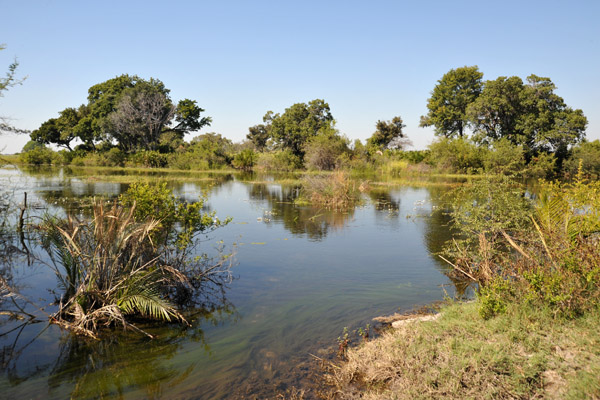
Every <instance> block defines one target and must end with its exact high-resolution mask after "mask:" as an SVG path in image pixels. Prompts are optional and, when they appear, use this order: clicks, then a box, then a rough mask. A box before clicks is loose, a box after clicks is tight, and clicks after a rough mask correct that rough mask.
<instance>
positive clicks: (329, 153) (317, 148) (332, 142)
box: [304, 132, 350, 171]
mask: <svg viewBox="0 0 600 400" xmlns="http://www.w3.org/2000/svg"><path fill="white" fill-rule="evenodd" d="M349 152H350V149H349V147H348V140H347V139H345V138H344V137H342V136H340V135H338V134H335V133H334V132H330V133H321V134H319V135H317V136H314V137H312V138H311V139H310V140H309V141H308V143H307V144H306V146H305V148H304V165H305V166H306V168H308V169H311V170H318V171H331V170H334V169H336V168H339V167H340V166H341V164H342V162H343V156H344V155H346V154H348V153H349Z"/></svg>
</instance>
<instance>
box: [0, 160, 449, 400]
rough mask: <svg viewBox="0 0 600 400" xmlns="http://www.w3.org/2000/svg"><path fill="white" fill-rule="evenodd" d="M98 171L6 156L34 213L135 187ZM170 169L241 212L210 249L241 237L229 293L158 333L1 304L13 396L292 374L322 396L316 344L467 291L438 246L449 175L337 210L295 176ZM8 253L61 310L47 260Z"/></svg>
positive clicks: (221, 209)
mask: <svg viewBox="0 0 600 400" xmlns="http://www.w3.org/2000/svg"><path fill="white" fill-rule="evenodd" d="M98 174H99V173H98V172H96V175H94V176H90V175H83V174H80V175H77V174H72V173H67V172H66V171H62V170H60V171H57V170H53V171H48V172H44V173H40V172H36V173H29V172H23V171H20V170H16V169H10V168H4V169H0V180H1V184H2V188H3V191H4V192H6V191H10V193H12V196H13V198H14V199H15V201H18V202H20V201H21V200H22V193H23V192H24V191H27V192H28V193H29V204H30V206H31V209H30V210H29V218H30V221H32V222H35V220H36V215H41V213H43V212H50V213H55V214H56V213H64V210H65V208H69V207H74V204H76V202H75V200H77V199H79V198H82V197H85V196H100V195H101V196H116V195H118V194H119V193H121V192H122V191H124V190H126V189H127V185H126V184H123V183H114V182H103V180H102V177H101V176H99V175H98ZM207 178H214V179H212V180H210V179H207ZM113 179H114V178H113ZM156 179H162V178H161V177H160V176H157V177H156ZM166 180H167V181H168V182H169V185H170V186H171V187H172V188H173V189H174V191H175V193H176V195H178V196H180V197H182V198H185V199H188V200H195V199H197V198H198V196H199V194H200V193H201V191H202V190H209V201H208V203H209V208H211V209H214V210H217V212H218V215H219V217H225V216H231V217H233V222H232V223H230V224H229V225H228V226H226V227H224V228H221V229H219V230H217V231H215V232H213V233H212V234H211V235H210V240H209V241H206V242H205V243H203V247H202V249H201V250H202V252H206V253H209V254H216V249H215V248H216V247H217V246H218V245H219V244H220V243H221V241H222V243H223V245H224V246H226V248H227V249H228V250H232V249H234V251H235V253H236V260H237V263H236V265H235V267H234V273H235V277H236V279H235V280H234V281H233V282H232V283H231V284H230V285H229V288H228V289H227V290H226V296H225V297H226V298H225V299H223V298H216V297H215V298H214V299H209V302H208V303H210V304H208V303H207V305H209V306H210V309H207V310H204V311H198V312H197V313H196V315H195V317H194V323H193V326H192V327H191V328H188V329H182V328H180V327H166V328H164V327H163V328H152V327H148V328H147V329H148V330H149V331H151V332H152V333H153V334H156V335H157V336H158V339H155V340H147V339H145V338H143V337H139V336H138V335H133V334H129V333H121V332H120V331H119V332H115V334H114V335H113V336H112V337H111V338H108V339H105V340H102V341H97V342H93V341H88V340H82V339H78V338H76V337H74V336H72V335H70V334H69V333H68V332H65V331H61V329H60V328H58V327H57V326H55V325H48V324H47V323H46V321H47V317H45V316H44V314H42V313H40V312H38V311H35V308H34V307H32V306H29V307H28V310H29V311H30V312H31V313H35V314H36V315H37V316H38V319H39V321H40V322H37V323H24V321H13V320H7V319H6V317H5V316H0V318H3V319H2V320H1V321H2V322H1V325H0V335H2V336H0V345H1V346H2V375H1V377H0V393H2V395H1V396H0V397H3V398H14V399H17V398H19V399H20V398H33V399H47V398H56V399H61V398H68V397H74V398H182V399H187V398H192V399H219V398H272V397H275V396H276V395H277V394H278V393H285V391H286V390H288V389H289V388H291V387H296V388H301V389H306V390H307V391H308V394H309V397H310V396H312V395H314V393H315V392H314V391H313V389H314V388H315V385H316V384H315V381H314V379H312V375H313V374H314V372H315V370H316V362H315V361H314V358H313V357H312V356H311V354H314V355H317V356H319V357H327V356H329V355H331V354H332V353H334V352H335V349H336V347H337V343H336V339H337V337H338V336H340V335H341V333H342V330H343V328H344V327H348V328H349V329H350V330H351V331H352V330H354V329H357V328H359V327H361V326H362V327H364V326H365V325H366V324H367V323H371V324H372V321H371V320H372V318H373V317H376V316H379V315H385V314H391V313H393V312H395V311H398V310H408V309H411V308H413V307H415V306H419V305H425V304H428V303H431V302H433V301H437V300H441V299H442V298H443V297H444V296H445V294H448V295H452V294H453V293H454V292H453V291H454V289H453V287H452V285H451V281H450V280H449V279H448V278H447V277H446V276H445V275H444V274H443V272H444V266H443V265H442V264H441V263H440V262H439V261H438V260H437V259H436V256H434V255H432V252H435V251H438V250H439V247H440V245H441V243H442V242H443V241H444V240H446V239H447V238H448V228H447V226H446V223H447V219H446V217H445V216H444V215H443V213H442V212H441V211H440V208H441V205H442V200H441V196H442V194H443V193H444V192H445V191H446V190H447V189H445V186H431V187H426V188H423V187H421V188H412V187H386V188H377V189H376V190H374V191H373V192H371V193H370V194H369V195H365V202H364V204H363V205H362V206H360V207H357V208H355V209H353V210H350V211H346V212H334V211H330V210H325V209H319V208H314V207H308V206H303V207H299V206H295V205H294V204H293V200H294V198H295V196H296V195H297V192H298V188H297V187H296V186H293V185H289V186H282V185H279V184H277V183H273V182H269V179H268V178H265V177H256V176H232V175H224V174H217V175H214V176H207V175H202V176H200V175H193V174H189V175H185V176H181V177H179V178H175V177H173V176H170V177H168V179H166ZM257 182H258V183H257ZM209 184H211V185H212V187H211V188H208V185H209ZM17 247H18V244H17ZM32 251H34V252H35V251H36V249H35V248H32ZM9 264H10V265H4V266H3V267H2V270H3V273H5V274H9V276H10V277H11V278H12V280H13V282H14V283H15V284H16V285H17V286H18V288H19V290H20V292H21V293H22V294H23V295H24V296H27V298H30V299H31V300H32V301H33V302H34V303H35V304H36V305H37V306H39V307H43V308H44V309H45V311H46V312H48V313H51V312H52V311H53V306H52V305H51V303H52V302H53V301H54V299H55V296H56V295H55V293H59V292H58V288H57V280H56V278H55V276H54V274H53V272H52V271H51V270H49V268H48V267H45V266H43V265H42V264H40V263H39V262H31V263H30V265H28V261H27V258H26V257H24V256H21V257H15V258H14V260H13V262H12V263H9ZM7 304H8V302H7V301H5V302H4V303H2V307H0V308H4V307H5V306H6V307H8V306H7Z"/></svg>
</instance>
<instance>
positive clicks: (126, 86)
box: [31, 75, 211, 153]
mask: <svg viewBox="0 0 600 400" xmlns="http://www.w3.org/2000/svg"><path fill="white" fill-rule="evenodd" d="M203 111H204V110H203V109H202V108H200V107H198V106H197V105H196V102H195V101H193V100H189V99H184V100H181V101H179V103H178V104H177V105H176V106H175V105H174V104H173V102H172V101H171V99H170V97H169V89H167V88H166V87H165V86H164V84H163V83H162V82H161V81H159V80H158V79H153V78H150V80H145V79H142V78H140V77H138V76H130V75H121V76H118V77H116V78H113V79H109V80H107V81H106V82H102V83H99V84H97V85H94V86H92V87H91V88H90V89H89V90H88V102H87V104H82V105H81V106H79V107H78V108H72V107H69V108H66V109H64V110H63V111H61V112H59V117H58V118H51V119H49V120H48V121H46V122H44V123H43V124H42V125H41V126H40V127H39V128H38V129H36V130H35V131H33V132H32V133H31V139H32V140H35V141H38V142H40V143H44V144H55V145H57V146H62V147H66V148H67V149H69V150H71V142H72V141H73V140H75V139H77V140H79V141H80V142H82V143H83V148H84V149H86V150H96V149H97V146H98V145H99V144H101V145H102V146H104V147H105V148H110V147H112V144H113V143H114V142H116V144H117V146H118V147H119V148H120V149H121V150H123V151H125V152H128V153H130V152H135V151H139V150H158V149H159V147H160V146H161V145H167V146H168V145H169V144H173V143H174V142H175V143H176V142H177V141H182V139H183V136H184V135H185V134H186V133H187V132H192V131H197V130H199V129H200V128H202V127H204V126H206V125H210V122H211V119H210V118H208V117H203V118H201V117H200V114H201V113H202V112H203ZM165 142H166V143H165Z"/></svg>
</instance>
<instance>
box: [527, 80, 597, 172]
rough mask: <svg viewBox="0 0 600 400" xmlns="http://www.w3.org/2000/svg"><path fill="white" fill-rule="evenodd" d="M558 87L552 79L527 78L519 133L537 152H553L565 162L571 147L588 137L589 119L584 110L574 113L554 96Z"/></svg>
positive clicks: (558, 97) (561, 100) (560, 99)
mask: <svg viewBox="0 0 600 400" xmlns="http://www.w3.org/2000/svg"><path fill="white" fill-rule="evenodd" d="M555 89H556V85H554V83H552V81H551V80H550V78H543V77H539V76H536V75H530V76H528V77H527V85H525V87H524V90H523V108H524V110H525V112H524V114H523V116H522V117H521V118H520V120H519V127H518V128H519V129H520V130H522V132H523V135H524V136H525V137H526V138H528V139H529V142H530V143H529V146H530V147H531V148H532V149H533V150H534V151H536V152H539V151H543V152H553V153H555V154H556V155H557V158H558V160H559V162H560V161H562V160H563V159H564V158H565V157H566V156H567V153H568V147H569V146H571V145H574V144H576V143H580V142H581V141H582V140H583V138H584V136H585V128H586V126H587V118H586V117H585V116H584V115H583V111H581V110H579V109H578V110H573V109H572V108H571V107H568V106H567V105H566V104H565V101H564V100H563V98H562V97H560V96H558V95H557V94H556V93H554V90H555Z"/></svg>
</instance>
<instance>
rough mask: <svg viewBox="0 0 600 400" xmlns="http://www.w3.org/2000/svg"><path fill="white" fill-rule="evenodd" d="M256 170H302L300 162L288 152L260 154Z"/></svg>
mask: <svg viewBox="0 0 600 400" xmlns="http://www.w3.org/2000/svg"><path fill="white" fill-rule="evenodd" d="M256 168H257V169H260V170H262V171H294V170H296V169H299V168H302V161H301V160H300V158H299V157H298V156H296V155H294V154H293V153H292V152H291V151H289V150H280V151H276V152H273V153H261V154H260V155H259V156H258V160H257V161H256Z"/></svg>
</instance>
